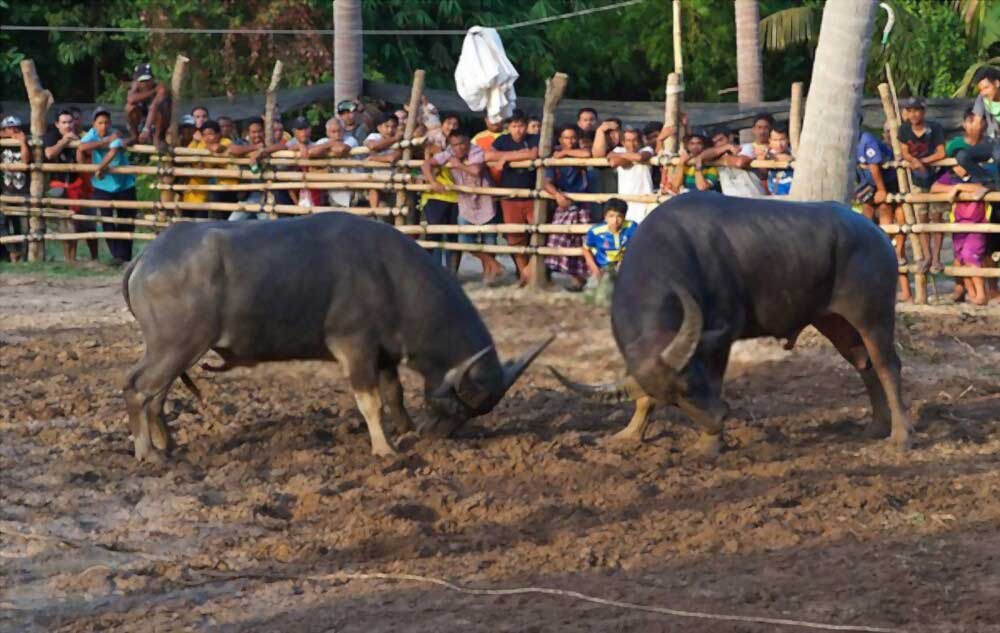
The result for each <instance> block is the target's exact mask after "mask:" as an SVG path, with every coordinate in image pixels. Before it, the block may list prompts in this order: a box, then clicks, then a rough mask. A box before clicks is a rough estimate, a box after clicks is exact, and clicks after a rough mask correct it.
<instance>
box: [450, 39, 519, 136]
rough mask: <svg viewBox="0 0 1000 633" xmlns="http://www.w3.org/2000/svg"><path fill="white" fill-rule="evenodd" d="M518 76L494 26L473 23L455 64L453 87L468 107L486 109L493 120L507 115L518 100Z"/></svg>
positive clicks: (476, 109) (511, 112) (496, 120)
mask: <svg viewBox="0 0 1000 633" xmlns="http://www.w3.org/2000/svg"><path fill="white" fill-rule="evenodd" d="M518 76H519V75H518V74H517V70H515V69H514V65H513V64H511V63H510V60H509V59H507V53H506V52H504V48H503V42H502V41H500V35H499V34H498V33H497V31H496V29H490V28H484V27H481V26H474V27H472V28H471V29H469V30H468V32H467V33H466V34H465V41H464V42H463V43H462V55H461V57H459V59H458V65H457V66H456V67H455V89H456V90H457V91H458V95H459V96H460V97H462V99H463V100H464V101H465V103H466V104H467V105H468V106H469V109H471V110H473V111H476V112H478V111H480V110H486V116H487V117H488V118H489V119H490V121H494V122H499V121H501V120H503V119H505V118H507V117H509V116H510V115H511V114H513V112H514V107H515V105H516V102H517V94H515V92H514V82H515V81H517V78H518Z"/></svg>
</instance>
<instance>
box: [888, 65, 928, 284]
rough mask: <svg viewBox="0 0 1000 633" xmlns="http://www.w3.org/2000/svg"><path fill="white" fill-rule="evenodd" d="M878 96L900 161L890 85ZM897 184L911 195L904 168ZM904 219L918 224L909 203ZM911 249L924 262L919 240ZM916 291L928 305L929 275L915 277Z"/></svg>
mask: <svg viewBox="0 0 1000 633" xmlns="http://www.w3.org/2000/svg"><path fill="white" fill-rule="evenodd" d="M878 94H879V97H881V98H882V110H883V112H885V120H886V121H887V122H888V124H889V137H890V140H891V141H892V153H893V156H894V157H895V159H896V160H897V161H898V160H900V156H901V155H902V154H901V152H900V149H899V119H898V118H897V117H896V111H895V109H894V107H893V105H892V95H891V94H890V92H889V85H888V84H885V83H881V84H879V85H878ZM896 182H897V183H898V184H899V192H900V193H902V194H909V193H910V182H909V180H908V178H907V173H906V169H905V168H903V167H898V168H896ZM903 217H904V218H905V220H906V223H907V224H908V225H909V226H913V225H914V224H916V223H917V219H916V214H915V213H914V211H913V205H912V204H910V203H909V202H904V203H903ZM910 248H912V249H913V258H914V259H915V260H917V261H918V262H919V261H922V260H923V259H924V253H923V249H922V248H921V246H920V240H919V239H913V240H910ZM913 281H914V289H913V300H914V302H915V303H927V275H925V274H924V273H922V272H916V273H914V275H913Z"/></svg>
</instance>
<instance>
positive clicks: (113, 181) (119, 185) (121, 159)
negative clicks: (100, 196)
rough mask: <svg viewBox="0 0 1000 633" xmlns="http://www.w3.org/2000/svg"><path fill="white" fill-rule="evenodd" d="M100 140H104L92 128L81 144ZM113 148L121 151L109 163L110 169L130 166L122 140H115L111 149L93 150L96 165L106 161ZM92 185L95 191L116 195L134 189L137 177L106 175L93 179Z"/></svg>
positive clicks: (81, 140)
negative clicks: (105, 157)
mask: <svg viewBox="0 0 1000 633" xmlns="http://www.w3.org/2000/svg"><path fill="white" fill-rule="evenodd" d="M104 138H107V137H104ZM100 140H102V138H101V137H100V136H98V135H97V131H96V130H95V129H94V128H90V131H88V132H87V133H86V134H84V135H83V138H81V139H80V142H81V143H94V142H96V141H100ZM111 148H117V149H118V150H119V151H118V153H117V154H115V157H114V158H112V159H111V162H110V163H108V167H121V166H122V165H128V154H127V153H126V152H125V146H124V145H123V144H122V140H121V139H115V140H114V141H112V142H111V145H110V146H109V147H99V148H97V149H95V150H93V151H92V152H91V153H92V154H93V160H94V164H95V165H100V164H101V162H102V161H103V160H104V156H105V155H106V154H107V153H108V150H110V149H111ZM90 183H91V184H92V185H94V189H100V190H101V191H107V192H109V193H115V192H118V191H124V190H126V189H131V188H132V187H134V186H135V176H133V175H132V174H104V177H103V178H95V177H91V179H90Z"/></svg>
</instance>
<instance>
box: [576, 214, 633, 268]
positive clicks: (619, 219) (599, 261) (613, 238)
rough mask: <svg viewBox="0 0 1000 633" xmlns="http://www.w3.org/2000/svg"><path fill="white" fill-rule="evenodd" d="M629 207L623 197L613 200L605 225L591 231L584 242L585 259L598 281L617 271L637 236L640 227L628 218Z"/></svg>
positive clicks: (597, 226)
mask: <svg viewBox="0 0 1000 633" xmlns="http://www.w3.org/2000/svg"><path fill="white" fill-rule="evenodd" d="M627 211H628V204H627V203H626V202H625V201H624V200H622V199H621V198H611V199H609V200H608V201H607V203H606V204H605V205H604V223H603V224H597V225H594V226H592V227H591V228H590V230H589V231H587V238H586V239H585V240H584V242H583V246H584V248H583V258H584V259H585V260H586V262H587V268H588V269H589V270H590V274H591V275H592V276H593V277H596V278H597V279H600V278H601V277H603V276H604V274H605V272H606V271H608V270H609V269H610V270H614V269H616V268H617V266H618V264H619V263H620V262H621V261H622V257H623V256H624V255H625V248H626V246H627V245H628V241H629V240H630V239H632V237H633V236H634V235H635V232H636V230H637V229H638V228H639V224H638V223H636V222H632V221H631V220H626V219H625V214H626V212H627Z"/></svg>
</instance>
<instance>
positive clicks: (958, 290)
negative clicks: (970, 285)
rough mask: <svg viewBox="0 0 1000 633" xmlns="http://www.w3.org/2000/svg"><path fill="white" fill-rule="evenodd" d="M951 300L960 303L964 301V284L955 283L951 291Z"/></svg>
mask: <svg viewBox="0 0 1000 633" xmlns="http://www.w3.org/2000/svg"><path fill="white" fill-rule="evenodd" d="M951 300H952V301H954V302H955V303H962V302H963V301H965V286H961V285H957V284H956V285H955V289H954V290H952V292H951Z"/></svg>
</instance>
